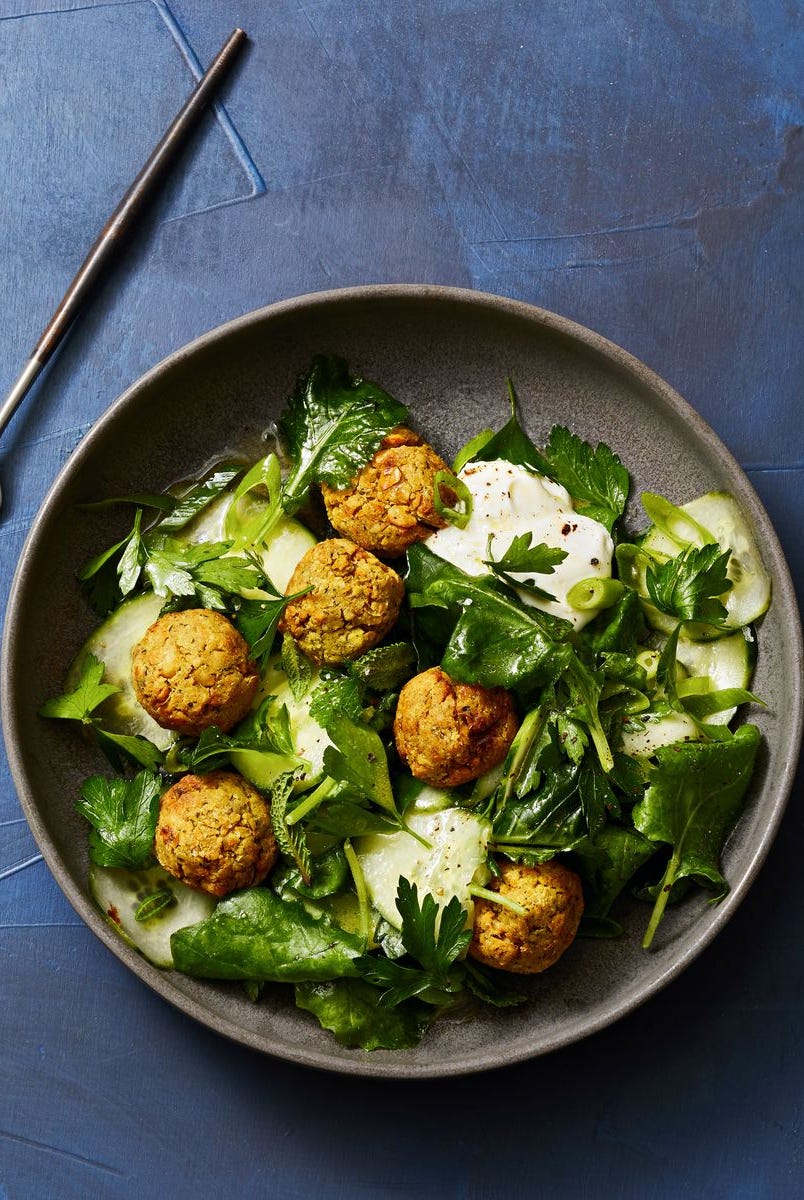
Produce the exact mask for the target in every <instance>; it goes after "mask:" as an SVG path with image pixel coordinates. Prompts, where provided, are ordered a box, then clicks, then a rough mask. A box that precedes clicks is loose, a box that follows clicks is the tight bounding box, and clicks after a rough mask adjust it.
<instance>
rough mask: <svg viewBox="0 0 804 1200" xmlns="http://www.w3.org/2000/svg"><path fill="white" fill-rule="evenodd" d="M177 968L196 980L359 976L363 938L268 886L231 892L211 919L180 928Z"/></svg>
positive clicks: (175, 943) (175, 944) (175, 938)
mask: <svg viewBox="0 0 804 1200" xmlns="http://www.w3.org/2000/svg"><path fill="white" fill-rule="evenodd" d="M170 947H171V951H172V954H173V964H174V966H175V968H176V970H178V971H183V972H184V974H185V975H193V976H195V977H196V978H198V979H244V980H254V981H257V982H275V983H302V982H304V981H305V980H326V979H338V978H342V977H346V976H355V975H357V974H358V970H357V967H356V965H355V960H356V959H357V958H358V957H359V956H360V954H361V951H362V949H363V943H362V940H361V939H360V938H358V937H355V936H354V935H353V934H351V933H346V932H345V931H344V930H343V929H341V928H340V926H338V925H335V924H334V922H332V921H331V920H330V919H329V918H328V917H326V916H320V917H312V916H311V915H310V914H309V913H308V912H307V910H306V908H305V907H304V906H303V905H302V904H301V903H300V902H299V901H298V900H291V899H288V900H281V899H280V898H279V897H278V896H277V895H276V894H275V893H274V892H272V891H271V889H270V888H262V887H258V888H248V889H246V890H245V891H242V892H233V893H232V895H230V896H227V897H226V899H225V900H221V901H220V903H219V904H218V905H217V906H216V908H215V911H214V912H213V914H212V916H211V917H208V918H207V919H206V920H205V921H200V922H199V923H198V924H197V925H189V926H187V928H185V929H178V930H177V931H176V932H175V933H174V934H173V935H172V937H171V939H170Z"/></svg>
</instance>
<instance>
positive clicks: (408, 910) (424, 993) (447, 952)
mask: <svg viewBox="0 0 804 1200" xmlns="http://www.w3.org/2000/svg"><path fill="white" fill-rule="evenodd" d="M396 907H397V909H398V910H399V914H400V916H401V917H402V931H401V933H402V943H403V945H404V947H405V949H406V951H407V952H408V954H410V955H411V956H412V957H413V958H415V959H416V960H417V961H418V963H419V966H418V967H410V966H407V965H405V964H404V963H401V962H398V961H396V960H391V959H384V958H376V957H373V956H371V955H366V956H365V957H364V958H362V959H361V960H360V961H359V963H358V966H359V968H360V969H361V971H362V974H363V978H364V979H367V980H368V981H369V983H374V984H376V985H377V986H379V987H382V988H384V990H383V992H382V994H381V995H380V998H379V1001H378V1003H379V1004H380V1006H381V1007H383V1008H393V1007H395V1006H396V1005H397V1004H401V1003H402V1002H403V1001H404V1000H409V999H410V998H411V997H413V996H420V997H421V998H422V999H423V1000H425V1001H426V1002H427V1003H428V1004H434V1005H436V1006H441V1005H444V1004H448V1003H451V1001H452V997H453V995H454V994H455V992H457V991H460V990H461V989H462V987H463V972H462V971H461V972H460V973H458V974H456V973H454V972H453V971H452V970H451V968H452V966H453V963H455V961H456V959H457V958H458V957H459V956H460V955H462V954H463V953H464V951H465V950H466V947H467V946H468V945H469V942H470V941H471V940H472V931H471V929H467V928H466V920H467V914H466V912H465V910H464V909H463V908H462V907H461V902H460V900H459V899H458V897H457V896H453V897H452V899H451V900H450V902H449V904H447V905H446V906H443V907H440V906H439V905H438V904H437V903H436V901H435V899H434V898H433V896H431V895H430V893H429V892H426V893H425V894H424V897H423V898H422V901H421V903H419V894H418V888H417V887H416V884H415V883H414V884H411V883H410V882H409V881H408V880H407V879H405V878H404V877H403V878H400V880H399V886H398V890H397V899H396ZM436 926H438V932H436Z"/></svg>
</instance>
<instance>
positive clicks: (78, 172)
mask: <svg viewBox="0 0 804 1200" xmlns="http://www.w3.org/2000/svg"><path fill="white" fill-rule="evenodd" d="M37 14H38V15H37ZM799 15H800V14H799V13H798V11H797V6H795V5H794V4H785V3H782V2H779V3H768V0H699V2H698V3H693V2H692V0H658V2H657V3H656V4H653V5H641V6H639V5H634V4H633V3H629V2H628V0H553V2H551V3H549V4H548V3H538V4H537V3H533V2H532V0H496V2H494V0H492V2H489V0H432V2H431V3H427V4H423V3H419V2H418V0H397V3H395V4H393V5H391V4H377V3H374V2H371V0H272V2H271V3H270V4H266V3H265V2H264V0H239V2H238V3H218V4H214V5H212V4H209V3H208V2H207V0H170V2H169V5H168V4H166V3H162V2H161V0H160V2H159V3H152V2H151V0H129V2H115V3H109V2H107V3H93V2H92V0H0V78H1V79H2V97H1V98H0V131H2V137H0V183H2V195H3V221H2V222H0V277H2V278H3V281H4V295H5V296H6V297H11V298H12V301H13V302H9V301H8V300H7V303H6V307H5V310H4V319H3V322H2V323H0V390H2V388H3V387H4V386H5V385H6V384H7V383H8V382H10V380H11V379H12V378H13V376H14V374H15V372H16V370H17V369H18V367H19V366H20V365H21V362H22V360H23V358H24V356H25V354H26V352H27V349H28V347H29V345H30V344H31V343H32V342H33V340H34V339H35V337H36V335H37V334H38V332H39V329H40V327H41V325H42V324H43V322H44V320H45V318H46V317H47V315H48V313H49V311H50V309H51V307H52V305H53V303H54V301H55V300H56V299H57V298H58V295H59V294H60V291H61V289H62V288H63V286H64V284H65V283H66V282H67V281H68V280H69V278H70V277H71V275H72V273H73V271H74V269H75V267H76V265H77V264H78V262H79V261H80V259H81V257H82V255H83V253H84V251H85V249H86V247H87V246H88V245H89V243H90V242H91V241H92V238H93V237H94V235H95V232H96V230H97V227H98V226H99V225H100V224H101V223H102V220H103V218H104V217H105V215H106V213H107V212H108V211H109V210H110V208H111V207H112V206H113V204H114V202H115V200H116V199H117V196H118V195H119V192H120V191H121V190H122V188H123V187H124V186H125V183H126V182H127V181H128V178H129V176H130V174H131V172H132V169H135V168H136V166H137V165H138V164H139V162H140V160H141V159H142V158H143V157H144V154H145V153H147V150H148V148H149V146H150V144H151V142H152V141H153V140H154V138H155V136H157V134H158V133H159V132H160V131H161V128H162V126H163V125H164V124H165V123H166V121H167V119H168V118H169V116H170V115H171V113H172V111H173V110H174V109H175V107H176V103H177V99H178V98H180V97H181V96H183V95H184V94H185V93H186V91H187V90H188V89H189V86H190V84H191V79H192V75H193V73H194V71H196V70H197V67H198V63H206V62H207V61H208V60H209V58H210V57H211V55H212V54H213V53H214V52H215V50H217V48H218V46H219V45H220V43H221V41H222V39H223V37H224V36H225V35H226V33H227V32H228V31H229V29H230V28H231V27H232V26H233V25H235V24H241V25H243V26H244V27H245V28H246V29H247V30H248V32H249V33H250V34H251V35H252V38H253V44H252V46H251V47H250V49H249V52H248V54H247V55H246V56H245V58H244V61H243V63H242V64H241V67H240V68H239V70H238V73H237V78H236V79H235V80H234V81H233V82H232V84H231V85H230V86H229V87H228V88H227V93H226V95H225V97H224V110H225V112H224V114H223V115H220V114H219V116H218V117H210V119H209V120H208V122H207V124H206V126H205V128H204V130H203V131H201V133H200V136H199V138H198V139H197V141H196V144H195V146H194V147H193V151H192V153H191V154H190V155H189V157H188V160H187V163H186V166H185V170H184V172H183V176H182V179H181V181H180V182H177V184H176V185H175V186H174V187H173V188H172V189H171V190H170V191H169V193H168V194H166V195H165V196H164V197H163V199H162V202H161V203H160V205H159V206H158V208H157V211H156V212H155V214H154V216H153V218H152V220H151V222H150V223H149V225H148V226H147V228H145V229H144V230H143V232H142V235H141V236H140V237H139V239H138V240H137V242H136V244H135V245H134V246H133V247H132V248H131V250H130V251H129V252H128V254H127V256H126V258H125V261H124V262H123V263H122V264H121V266H120V269H119V270H118V271H117V272H116V274H115V275H114V278H113V279H111V280H110V281H109V285H108V286H107V287H106V288H104V289H103V290H102V292H101V293H100V294H99V296H98V297H97V301H96V304H95V305H94V307H93V309H92V310H91V312H89V313H88V314H87V316H86V317H85V318H84V319H83V320H82V322H81V324H80V327H79V328H77V329H76V331H75V332H74V334H73V336H72V338H71V340H70V342H69V344H68V345H67V346H66V347H65V349H64V351H63V352H62V353H61V354H60V356H59V358H58V359H57V361H56V362H54V363H53V364H52V368H51V370H50V371H49V372H48V374H47V376H46V377H45V378H44V379H43V381H42V383H41V384H40V386H39V388H38V390H37V392H36V394H35V396H34V397H32V401H33V403H29V404H28V405H27V406H26V407H25V409H24V410H23V411H22V412H21V413H20V414H19V415H18V416H17V417H16V418H15V421H14V423H13V425H12V427H11V429H10V430H9V431H8V434H7V435H6V436H5V437H4V439H3V443H2V446H0V479H2V483H3V491H4V498H5V502H4V506H3V509H2V512H0V608H2V607H3V606H4V604H5V599H6V595H7V590H8V586H9V580H10V574H11V570H12V568H13V564H14V562H15V561H16V558H17V556H18V554H19V551H20V548H21V545H22V540H23V538H24V534H25V531H26V529H27V528H28V526H29V525H30V522H31V520H32V518H33V516H34V514H35V512H36V510H37V508H38V506H39V503H40V501H41V498H42V496H43V495H44V493H45V491H46V490H47V488H48V486H49V484H50V483H51V481H52V479H53V478H54V476H55V474H56V473H57V471H58V469H59V467H60V466H61V464H62V463H63V462H64V461H65V460H66V458H67V456H68V455H69V453H70V452H71V450H72V449H73V448H74V446H75V445H76V444H77V441H78V440H79V439H80V437H81V436H82V434H83V432H85V431H86V429H87V428H88V427H89V425H90V423H91V422H92V420H94V419H95V418H96V417H97V416H98V415H99V414H100V413H101V412H102V411H103V410H104V408H105V407H106V405H107V404H108V403H109V401H110V400H111V399H113V398H114V396H116V395H117V394H118V393H119V392H120V391H121V390H122V389H123V388H124V387H125V386H126V385H127V384H128V383H130V382H131V381H132V380H133V379H134V378H136V377H137V376H138V375H139V374H140V373H141V372H142V371H143V370H145V369H147V368H148V367H150V366H151V365H152V364H153V363H154V362H155V361H157V360H158V359H159V358H161V357H162V356H163V355H164V354H166V353H168V352H170V351H171V350H172V349H174V348H175V347H176V346H178V345H181V344H182V343H183V342H185V341H187V340H188V339H189V338H191V337H193V336H195V335H196V334H198V333H199V332H201V331H202V330H204V329H206V328H209V327H210V326H212V325H214V324H216V323H218V322H219V321H221V320H225V319H227V318H229V317H231V316H235V315H237V314H239V313H241V312H243V311H246V310H248V309H250V308H253V307H256V306H257V305H260V304H263V303H266V302H268V301H270V300H273V299H277V298H280V297H283V296H288V295H292V294H296V293H299V292H304V291H311V290H315V289H317V288H325V287H338V286H343V285H348V284H353V283H361V282H374V281H383V280H421V281H432V282H444V283H455V284H461V285H464V286H470V287H472V286H473V287H478V288H483V289H486V290H490V291H499V292H503V293H506V294H509V295H513V296H518V297H521V298H523V299H526V300H531V301H534V302H536V303H539V304H543V305H545V306H546V307H548V308H553V309H555V310H557V311H560V312H564V313H566V314H567V315H569V316H572V317H575V318H576V319H578V320H581V321H583V322H585V323H586V324H589V325H591V326H593V327H594V328H597V329H599V330H601V331H602V332H603V333H605V334H607V335H608V336H610V337H612V338H613V339H614V340H615V341H618V342H620V343H622V344H624V345H625V346H627V347H628V348H629V349H631V350H633V351H634V352H635V353H637V354H639V355H640V356H642V357H644V358H645V359H646V360H647V361H648V362H650V363H651V364H652V365H653V366H654V367H656V368H657V369H658V370H659V371H660V372H662V373H663V374H665V375H666V376H667V377H668V378H669V379H670V380H671V381H672V382H673V383H675V384H676V385H677V386H678V387H679V388H680V389H681V391H682V392H683V393H684V394H685V395H686V396H687V397H688V399H690V400H691V401H692V402H693V403H694V404H695V406H696V407H697V408H698V409H699V410H700V411H701V412H702V413H703V414H704V415H705V416H707V417H708V419H709V420H710V421H711V422H712V424H713V425H714V426H715V428H716V429H717V430H718V431H719V433H720V434H721V436H723V438H724V439H725V441H726V443H727V444H728V445H729V446H730V447H731V448H732V449H733V450H734V451H735V452H736V453H737V455H738V457H739V458H740V460H741V461H742V462H743V463H744V464H745V465H746V466H747V467H749V468H750V474H751V479H752V482H753V483H754V484H755V486H756V487H757V489H758V491H759V492H760V495H761V496H762V498H763V499H764V501H765V503H766V505H767V507H768V509H769V511H770V513H771V516H772V518H773V519H774V521H775V522H776V524H777V528H778V529H779V532H780V535H781V537H782V540H783V542H784V544H785V547H786V549H787V552H788V555H789V557H790V562H791V566H792V568H793V570H794V574H795V577H796V579H797V581H798V582H799V584H800V585H804V557H802V555H803V554H804V550H802V539H801V536H800V529H801V524H802V519H804V507H802V504H803V502H802V499H801V495H802V490H803V489H802V481H803V480H804V471H803V470H802V461H803V460H802V455H803V454H804V431H803V430H802V405H801V402H800V382H801V374H802V371H801V368H802V362H801V339H800V332H799V324H798V313H799V311H800V309H799V306H800V285H801V279H802V278H804V270H802V267H804V262H803V261H802V248H801V247H802V241H801V238H800V230H801V224H802V167H801V161H802V138H801V134H800V127H801V126H802V124H804V122H803V121H802V114H801V102H800V96H799V91H800V88H799V85H800V64H801V61H802V57H804V55H803V54H802V51H804V45H803V44H802V37H803V36H804V35H803V34H802V29H801V23H800V20H799ZM801 793H802V788H801V786H800V788H799V793H798V799H799V801H800V798H801ZM19 815H20V810H19V805H18V801H17V800H16V797H15V796H14V795H13V792H12V788H11V783H10V778H9V774H8V770H7V767H6V764H5V761H4V760H3V761H1V762H0V956H1V957H2V964H3V966H2V971H0V988H2V994H1V995H0V1046H2V1053H0V1097H2V1099H0V1197H5V1196H8V1197H10V1198H13V1200H18V1198H19V1197H25V1198H26V1200H28V1198H29V1197H32V1198H33V1200H40V1197H41V1198H42V1200H50V1197H53V1196H58V1197H59V1200H72V1198H73V1197H75V1198H76V1200H79V1198H80V1200H83V1198H84V1197H86V1196H87V1195H99V1196H103V1197H107V1196H108V1197H123V1198H125V1200H128V1198H130V1197H139V1196H141V1195H143V1194H151V1195H156V1196H162V1195H167V1196H170V1197H171V1200H183V1198H184V1197H188V1198H189V1197H192V1198H193V1200H196V1198H197V1197H198V1196H199V1195H200V1194H205V1195H206V1194H221V1195H231V1194H238V1195H240V1194H242V1195H248V1194H254V1195H258V1196H262V1195H264V1196H269V1197H271V1200H274V1197H276V1198H278V1200H286V1198H295V1197H299V1198H306V1197H308V1196H310V1195H311V1194H314V1195H316V1196H318V1197H320V1198H321V1200H330V1198H332V1200H346V1198H347V1197H348V1198H349V1200H352V1198H353V1197H357V1198H358V1200H360V1198H363V1197H365V1198H367V1200H368V1198H371V1200H374V1198H376V1197H380V1198H381V1197H383V1196H386V1195H388V1196H394V1197H411V1198H414V1197H415V1198H416V1200H430V1198H432V1200H478V1198H479V1197H484V1198H485V1197H490V1198H496V1197H500V1198H502V1197H508V1196H510V1195H522V1196H528V1197H529V1196H545V1197H548V1198H550V1200H551V1198H552V1197H553V1196H561V1197H562V1198H567V1200H573V1198H574V1197H588V1196H592V1197H596V1196H606V1197H608V1196H612V1197H617V1198H618V1200H623V1198H624V1200H631V1198H633V1200H643V1198H645V1200H665V1198H666V1200H677V1198H680V1197H685V1198H686V1197H698V1196H706V1197H707V1198H708V1200H709V1198H712V1200H734V1198H738V1200H742V1198H743V1197H745V1198H751V1200H754V1198H758V1200H777V1198H780V1197H785V1198H786V1197H788V1196H791V1197H792V1196H795V1195H800V1194H802V1192H804V1157H803V1154H802V1148H803V1147H804V1130H803V1129H802V1124H803V1122H804V1113H803V1112H802V1093H801V1084H800V1081H801V1078H802V1076H804V1050H803V1049H802V1040H801V1034H800V1031H801V1025H802V1001H801V996H802V995H804V956H803V955H802V951H801V946H802V945H803V944H804V937H802V933H803V932H804V931H802V918H801V906H800V903H799V899H798V892H799V890H800V889H799V887H798V882H797V880H798V878H799V876H800V865H801V862H802V861H804V828H803V827H802V823H801V820H800V815H799V813H798V811H797V808H796V804H795V802H794V805H793V807H792V808H791V811H790V812H789V814H788V816H787V817H786V819H785V821H784V823H783V827H782V831H781V834H780V837H779V839H778V840H777V842H776V844H775V845H774V847H773V849H772V851H771V855H770V858H769V861H768V864H767V867H766V868H765V870H764V871H763V872H762V874H761V875H760V878H759V880H758V881H757V883H756V885H755V886H754V888H753V889H752V892H751V894H750V896H749V897H748V898H747V900H746V901H745V903H744V905H743V906H742V908H741V909H740V911H739V912H738V913H737V915H736V916H735V918H734V920H733V921H732V922H731V923H730V925H729V926H728V928H727V929H726V930H725V931H724V933H723V934H722V935H721V936H720V937H719V938H718V940H717V942H716V943H715V944H714V945H713V946H712V947H711V948H710V949H709V950H708V951H707V953H706V955H705V956H704V957H703V958H702V959H701V960H699V961H698V962H696V963H695V964H694V965H693V967H692V968H691V969H690V970H689V971H688V972H687V973H686V974H685V975H684V977H683V978H682V979H680V980H679V981H677V982H676V983H675V984H674V985H673V986H672V987H671V988H670V989H669V990H668V991H667V992H666V993H664V994H663V995H661V996H659V997H657V998H656V999H655V1000H654V1001H653V1002H651V1003H650V1004H649V1005H647V1006H646V1007H645V1008H643V1009H642V1010H640V1011H639V1012H637V1013H635V1014H633V1015H632V1016H631V1017H630V1018H628V1019H627V1020H625V1021H623V1022H622V1023H620V1024H619V1025H618V1026H616V1027H615V1028H613V1029H611V1030H608V1031H605V1032H603V1033H601V1034H600V1035H598V1036H597V1037H595V1038H593V1039H591V1040H589V1041H588V1042H586V1043H584V1044H582V1045H579V1046H577V1047H573V1048H570V1049H568V1050H566V1051H563V1052H561V1053H559V1054H556V1055H554V1056H552V1057H550V1058H548V1059H545V1060H542V1061H540V1062H537V1063H534V1064H532V1065H527V1064H526V1065H523V1066H521V1067H516V1068H513V1069H510V1070H506V1071H504V1072H502V1073H500V1074H498V1075H496V1076H491V1077H488V1078H485V1079H483V1078H481V1079H478V1080H472V1081H461V1080H456V1081H447V1082H445V1083H433V1084H428V1085H426V1087H424V1088H414V1089H411V1088H409V1087H397V1086H373V1085H370V1084H367V1083H361V1082H359V1081H342V1080H338V1079H334V1078H329V1077H326V1076H316V1075H311V1074H309V1073H306V1072H300V1071H298V1070H295V1069H294V1068H292V1067H290V1066H288V1065H285V1064H282V1063H273V1062H268V1061H266V1060H263V1059H261V1058H257V1057H256V1056H254V1055H253V1054H251V1053H250V1052H248V1051H246V1050H243V1049H241V1048H239V1047H236V1046H233V1045H230V1044H229V1043H227V1042H225V1041H223V1040H222V1039H220V1038H218V1037H216V1036H214V1035H212V1034H210V1033H207V1032H206V1031H204V1030H203V1029H200V1028H199V1027H197V1026H195V1025H194V1024H192V1023H191V1022H190V1021H188V1020H187V1019H186V1018H185V1017H183V1016H182V1015H181V1014H179V1013H177V1012H174V1011H173V1010H172V1009H170V1008H169V1007H168V1006H166V1005H165V1004H163V1003H162V1002H161V1001H160V1000H159V999H158V998H156V997H155V996H153V995H152V994H151V993H150V992H148V991H147V990H146V989H145V988H144V987H143V986H142V985H141V984H140V983H139V982H138V981H137V980H135V979H134V978H133V977H132V976H130V975H129V974H128V973H127V972H126V971H125V970H124V969H123V968H122V967H121V966H120V965H119V964H118V963H117V961H116V959H114V958H113V956H111V955H110V954H109V953H108V952H107V951H106V950H105V948H104V947H102V946H101V945H100V944H99V943H98V942H97V941H96V940H95V939H94V937H93V936H92V935H91V934H90V933H89V932H88V931H87V930H86V929H85V928H84V927H83V926H82V925H80V924H78V925H76V924H75V922H76V920H77V918H76V917H75V915H74V914H73V912H72V909H71V908H70V907H69V905H68V904H67V902H66V901H65V900H64V898H63V897H62V895H61V893H60V892H59V890H58V888H57V887H56V885H55V883H54V882H53V880H52V879H51V877H50V875H49V872H48V871H47V869H46V867H45V866H44V864H43V863H42V862H32V863H31V864H30V865H29V866H22V867H21V869H18V870H13V868H14V867H15V866H20V864H23V863H26V862H27V861H28V860H29V859H33V858H35V856H36V847H35V845H34V843H33V841H32V839H31V837H30V834H29V833H28V832H27V830H26V829H25V828H24V826H22V825H21V824H20V822H19ZM9 868H12V870H11V873H9ZM483 1118H485V1122H484V1120H483ZM412 1148H413V1149H412Z"/></svg>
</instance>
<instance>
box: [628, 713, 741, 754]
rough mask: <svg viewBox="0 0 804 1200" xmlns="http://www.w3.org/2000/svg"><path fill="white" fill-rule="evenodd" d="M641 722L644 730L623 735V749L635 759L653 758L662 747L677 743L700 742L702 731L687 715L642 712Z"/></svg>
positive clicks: (631, 731) (630, 731) (635, 730)
mask: <svg viewBox="0 0 804 1200" xmlns="http://www.w3.org/2000/svg"><path fill="white" fill-rule="evenodd" d="M718 715H719V714H718ZM639 720H640V721H641V722H642V723H643V725H644V728H643V729H633V730H630V729H624V730H623V735H622V748H623V750H624V751H625V753H626V754H630V755H631V756H632V757H633V758H651V757H652V756H653V755H654V754H655V753H656V751H657V750H658V749H659V748H660V747H661V746H672V745H673V744H674V743H675V742H697V741H700V737H701V734H700V731H699V729H698V727H697V725H696V724H695V722H694V721H693V719H692V717H688V716H687V715H686V713H679V712H667V713H650V712H641V713H640V714H639Z"/></svg>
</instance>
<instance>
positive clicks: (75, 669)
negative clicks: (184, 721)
mask: <svg viewBox="0 0 804 1200" xmlns="http://www.w3.org/2000/svg"><path fill="white" fill-rule="evenodd" d="M163 603H164V601H163V600H161V599H160V597H159V596H155V595H154V594H153V592H146V593H145V595H142V596H135V597H134V598H133V599H131V600H124V601H123V603H122V604H121V605H120V607H119V608H116V609H115V611H114V612H113V613H112V614H111V616H108V617H107V618H106V620H105V621H104V622H103V624H102V625H99V626H98V628H97V629H96V630H95V631H94V632H93V633H92V634H90V636H89V637H88V638H87V640H86V642H84V645H83V646H82V647H81V649H80V650H79V652H78V655H77V656H76V658H75V661H74V662H73V665H72V666H71V667H70V671H69V673H68V676H67V683H66V687H67V689H68V690H69V689H70V688H71V687H75V685H76V683H77V682H78V679H79V677H80V675H81V668H82V666H83V664H84V662H85V660H86V656H87V654H94V655H95V657H96V658H97V659H99V660H100V661H101V662H102V663H103V666H104V671H103V681H104V683H112V684H114V685H115V687H119V688H120V692H119V693H118V694H117V695H116V696H110V697H109V699H108V700H106V701H104V703H103V704H102V705H101V707H100V708H99V709H98V715H99V716H100V718H101V727H102V728H103V729H107V730H108V731H109V732H110V733H128V734H140V735H141V736H142V737H146V738H148V740H149V741H150V742H153V744H154V745H155V746H157V747H158V748H159V749H160V750H168V749H169V748H170V747H171V746H172V745H173V743H174V742H175V740H176V735H175V733H173V732H172V730H170V729H163V728H162V726H161V725H157V723H156V721H154V719H153V717H150V716H149V715H148V713H147V712H146V711H145V709H144V708H143V707H142V706H141V705H140V703H139V701H138V700H137V697H136V695H135V693H134V686H133V684H132V682H131V651H132V650H133V649H134V647H135V646H136V644H137V642H138V641H139V640H140V638H141V637H142V636H143V634H144V633H145V631H146V629H148V627H149V626H150V625H152V624H153V622H154V621H155V620H156V618H157V617H158V616H159V613H160V611H161V609H162V605H163Z"/></svg>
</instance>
